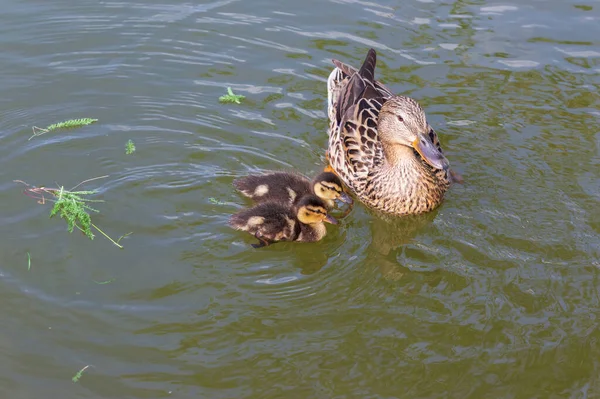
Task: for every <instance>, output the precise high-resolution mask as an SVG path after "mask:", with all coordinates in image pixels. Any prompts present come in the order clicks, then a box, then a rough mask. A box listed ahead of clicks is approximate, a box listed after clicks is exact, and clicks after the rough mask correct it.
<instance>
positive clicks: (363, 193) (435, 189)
mask: <svg viewBox="0 0 600 399" xmlns="http://www.w3.org/2000/svg"><path fill="white" fill-rule="evenodd" d="M333 63H334V64H335V66H336V68H334V70H333V71H332V72H331V74H330V75H329V78H328V80H327V89H328V96H327V97H328V114H329V119H330V121H329V131H328V134H329V148H328V151H327V158H328V161H329V162H330V165H331V169H333V171H334V172H335V173H336V174H338V175H339V176H340V178H341V179H342V181H343V182H344V183H345V184H346V186H347V187H348V188H349V189H350V190H351V191H353V192H354V193H355V194H356V196H357V197H358V198H359V200H360V201H362V202H363V203H364V204H365V205H367V206H368V207H370V208H373V209H375V210H378V211H382V212H385V213H388V214H392V215H398V216H399V215H409V214H419V213H424V212H428V211H431V210H433V209H434V208H436V207H437V206H438V205H439V204H440V203H441V202H442V199H443V197H444V194H445V193H446V191H447V190H448V187H449V186H450V183H451V181H452V178H451V176H450V172H449V162H448V160H447V159H446V157H445V156H444V155H443V154H442V148H441V146H440V142H439V140H438V137H437V134H436V133H435V131H434V130H433V129H432V128H431V126H430V125H429V124H428V123H427V119H426V117H425V112H424V111H423V109H422V108H421V106H420V105H419V104H418V103H417V102H416V101H415V100H413V99H411V98H409V97H404V96H399V95H394V94H393V93H392V92H391V91H390V90H389V89H388V88H387V87H385V86H384V85H383V84H381V83H380V82H378V81H376V80H375V78H374V73H375V63H376V53H375V50H373V49H370V50H369V53H368V54H367V57H366V58H365V61H364V63H363V65H362V66H361V68H360V70H358V71H357V70H356V69H355V68H353V67H351V66H349V65H346V64H343V63H341V62H340V61H337V60H333ZM326 170H327V169H326Z"/></svg>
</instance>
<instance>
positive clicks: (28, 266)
mask: <svg viewBox="0 0 600 399" xmlns="http://www.w3.org/2000/svg"><path fill="white" fill-rule="evenodd" d="M27 270H31V255H29V252H27Z"/></svg>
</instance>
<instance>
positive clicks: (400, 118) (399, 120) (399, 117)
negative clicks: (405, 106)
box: [396, 115, 404, 122]
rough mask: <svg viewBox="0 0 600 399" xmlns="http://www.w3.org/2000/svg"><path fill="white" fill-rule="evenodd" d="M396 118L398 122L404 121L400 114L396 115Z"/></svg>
mask: <svg viewBox="0 0 600 399" xmlns="http://www.w3.org/2000/svg"><path fill="white" fill-rule="evenodd" d="M396 118H398V122H404V118H402V117H401V116H400V115H396Z"/></svg>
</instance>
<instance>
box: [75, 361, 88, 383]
mask: <svg viewBox="0 0 600 399" xmlns="http://www.w3.org/2000/svg"><path fill="white" fill-rule="evenodd" d="M88 367H90V365H89V364H88V365H87V366H85V367H84V368H82V369H81V370H79V371H78V372H77V373H75V375H74V376H73V378H71V380H72V381H73V382H77V381H79V379H80V378H81V376H83V372H84V371H85V370H86V369H87V368H88Z"/></svg>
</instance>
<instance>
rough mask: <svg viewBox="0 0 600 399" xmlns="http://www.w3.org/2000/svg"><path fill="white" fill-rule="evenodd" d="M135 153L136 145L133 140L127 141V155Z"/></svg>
mask: <svg viewBox="0 0 600 399" xmlns="http://www.w3.org/2000/svg"><path fill="white" fill-rule="evenodd" d="M134 152H135V144H134V143H133V141H131V140H129V141H127V143H126V144H125V154H127V155H131V154H133V153H134Z"/></svg>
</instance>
